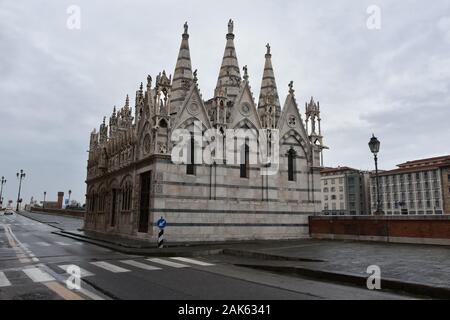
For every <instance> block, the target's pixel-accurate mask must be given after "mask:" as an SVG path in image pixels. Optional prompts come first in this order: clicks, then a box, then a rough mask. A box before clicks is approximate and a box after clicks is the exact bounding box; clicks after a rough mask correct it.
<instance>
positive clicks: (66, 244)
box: [55, 241, 70, 246]
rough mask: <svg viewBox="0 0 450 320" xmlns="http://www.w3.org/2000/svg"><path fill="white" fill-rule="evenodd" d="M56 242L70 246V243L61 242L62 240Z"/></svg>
mask: <svg viewBox="0 0 450 320" xmlns="http://www.w3.org/2000/svg"><path fill="white" fill-rule="evenodd" d="M55 243H56V244H59V245H60V246H70V243H66V242H62V241H56V242H55Z"/></svg>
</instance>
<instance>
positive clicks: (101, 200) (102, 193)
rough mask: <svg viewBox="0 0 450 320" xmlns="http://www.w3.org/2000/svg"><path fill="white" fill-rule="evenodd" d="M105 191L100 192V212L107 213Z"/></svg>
mask: <svg viewBox="0 0 450 320" xmlns="http://www.w3.org/2000/svg"><path fill="white" fill-rule="evenodd" d="M105 197H106V194H105V191H102V192H100V194H99V197H98V211H99V212H104V211H105Z"/></svg>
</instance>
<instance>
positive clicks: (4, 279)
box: [0, 271, 11, 288]
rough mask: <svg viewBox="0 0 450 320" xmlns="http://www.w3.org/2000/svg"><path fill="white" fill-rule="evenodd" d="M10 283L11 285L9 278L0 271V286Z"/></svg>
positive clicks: (6, 285)
mask: <svg viewBox="0 0 450 320" xmlns="http://www.w3.org/2000/svg"><path fill="white" fill-rule="evenodd" d="M10 285H11V282H9V280H8V278H7V277H6V275H5V273H4V272H1V271H0V288H1V287H8V286H10Z"/></svg>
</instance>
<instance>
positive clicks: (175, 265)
mask: <svg viewBox="0 0 450 320" xmlns="http://www.w3.org/2000/svg"><path fill="white" fill-rule="evenodd" d="M146 260H148V261H151V262H155V263H158V264H162V265H165V266H169V267H173V268H189V266H187V265H185V264H182V263H178V262H172V261H169V260H165V259H160V258H149V259H146Z"/></svg>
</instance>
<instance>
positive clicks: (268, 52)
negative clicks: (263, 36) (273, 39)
mask: <svg viewBox="0 0 450 320" xmlns="http://www.w3.org/2000/svg"><path fill="white" fill-rule="evenodd" d="M266 48H267V52H266V54H270V44H266Z"/></svg>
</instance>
